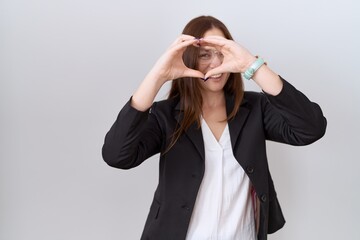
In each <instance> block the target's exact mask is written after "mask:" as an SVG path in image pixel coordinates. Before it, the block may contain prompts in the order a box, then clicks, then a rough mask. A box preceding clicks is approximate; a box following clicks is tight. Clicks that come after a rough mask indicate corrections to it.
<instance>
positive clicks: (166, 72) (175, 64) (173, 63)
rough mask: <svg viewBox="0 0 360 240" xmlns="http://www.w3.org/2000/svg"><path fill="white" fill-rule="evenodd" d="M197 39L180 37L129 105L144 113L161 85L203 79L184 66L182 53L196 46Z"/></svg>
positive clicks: (159, 60)
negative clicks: (174, 81) (182, 78)
mask: <svg viewBox="0 0 360 240" xmlns="http://www.w3.org/2000/svg"><path fill="white" fill-rule="evenodd" d="M198 42H199V40H198V39H196V38H194V37H193V36H189V35H181V36H180V37H178V38H177V39H176V40H175V42H174V43H173V44H171V45H170V47H169V48H168V49H167V51H165V53H164V54H163V55H162V56H161V57H160V58H159V59H158V60H157V62H156V63H155V65H154V67H153V68H152V69H151V71H150V72H149V73H148V74H147V76H146V77H145V79H144V80H143V81H142V83H141V84H140V86H139V87H138V89H137V90H136V91H135V93H134V95H133V96H132V99H131V105H132V106H133V107H134V108H136V109H137V110H139V111H146V110H147V109H149V108H150V106H151V105H152V103H153V101H154V99H155V97H156V94H157V93H158V92H159V90H160V88H161V87H162V85H163V84H164V83H165V82H167V81H169V80H173V79H177V78H181V77H196V78H204V74H203V73H202V72H200V71H197V70H194V69H190V68H188V67H187V66H185V63H184V61H183V58H182V57H183V53H184V51H185V50H186V48H187V47H188V46H191V45H194V46H196V45H197V43H198Z"/></svg>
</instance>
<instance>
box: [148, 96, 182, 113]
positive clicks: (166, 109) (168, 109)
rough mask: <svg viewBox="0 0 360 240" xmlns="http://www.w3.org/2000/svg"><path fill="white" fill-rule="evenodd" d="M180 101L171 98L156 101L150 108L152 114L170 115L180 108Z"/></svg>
mask: <svg viewBox="0 0 360 240" xmlns="http://www.w3.org/2000/svg"><path fill="white" fill-rule="evenodd" d="M178 104H179V99H178V98H171V99H164V100H160V101H156V102H154V103H153V105H152V106H151V108H150V113H154V114H160V113H165V114H166V113H167V114H170V113H172V112H173V111H174V109H176V108H177V107H178Z"/></svg>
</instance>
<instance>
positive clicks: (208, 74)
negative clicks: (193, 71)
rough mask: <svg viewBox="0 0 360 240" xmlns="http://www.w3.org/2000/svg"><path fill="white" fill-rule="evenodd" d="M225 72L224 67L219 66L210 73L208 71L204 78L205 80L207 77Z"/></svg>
mask: <svg viewBox="0 0 360 240" xmlns="http://www.w3.org/2000/svg"><path fill="white" fill-rule="evenodd" d="M225 72H227V71H226V70H225V68H224V66H223V65H220V66H218V67H216V68H213V69H211V70H210V71H208V72H207V73H206V74H205V76H204V78H205V79H207V78H209V77H211V76H214V75H216V74H219V73H225Z"/></svg>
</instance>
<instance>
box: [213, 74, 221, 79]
mask: <svg viewBox="0 0 360 240" xmlns="http://www.w3.org/2000/svg"><path fill="white" fill-rule="evenodd" d="M219 77H221V73H219V74H216V75H212V76H211V78H219Z"/></svg>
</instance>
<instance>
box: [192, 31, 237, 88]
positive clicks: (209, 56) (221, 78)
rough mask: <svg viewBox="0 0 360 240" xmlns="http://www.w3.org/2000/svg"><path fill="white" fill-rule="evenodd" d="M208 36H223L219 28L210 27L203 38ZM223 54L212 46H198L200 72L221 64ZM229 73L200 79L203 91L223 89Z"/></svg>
mask: <svg viewBox="0 0 360 240" xmlns="http://www.w3.org/2000/svg"><path fill="white" fill-rule="evenodd" d="M208 36H221V37H225V36H224V34H223V33H222V31H221V30H219V29H217V28H212V29H210V30H208V31H207V32H205V34H204V36H203V37H204V38H205V37H208ZM223 59H224V56H223V55H222V53H221V52H219V51H217V50H216V49H215V48H214V47H210V46H204V47H200V49H199V55H198V59H197V62H198V70H199V71H201V72H202V73H204V74H205V73H206V72H208V71H209V70H210V69H213V68H216V67H218V66H220V65H221V64H222V61H223ZM229 75H230V73H222V74H218V75H214V76H211V77H210V78H209V79H208V80H207V81H203V80H201V79H199V81H201V84H202V86H203V89H204V91H211V92H218V91H223V88H224V86H225V84H226V82H227V80H228V78H229Z"/></svg>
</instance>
